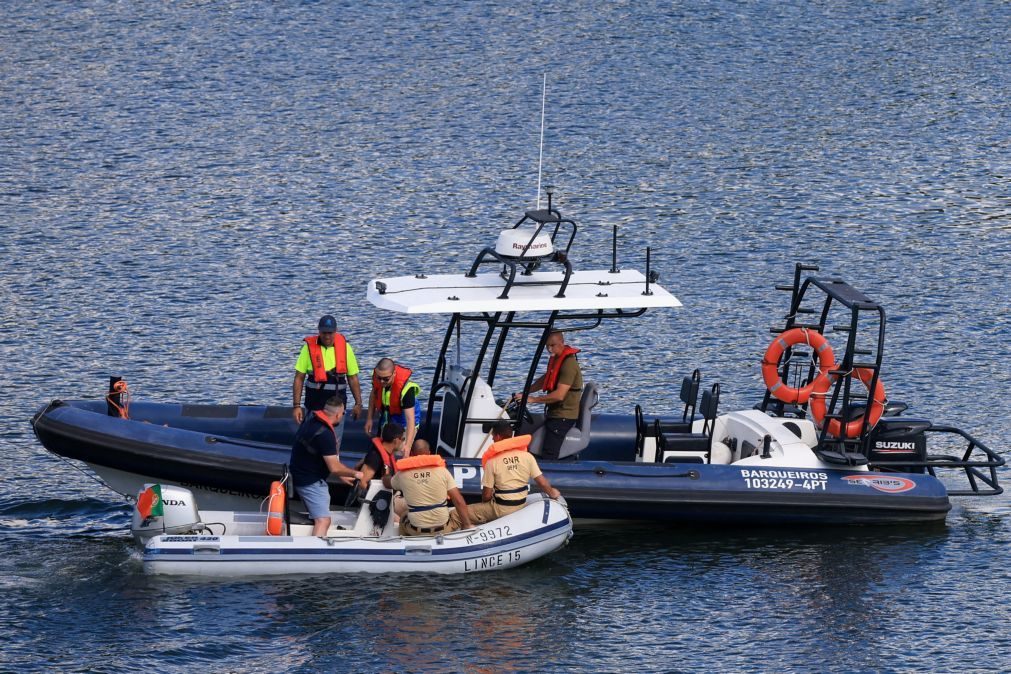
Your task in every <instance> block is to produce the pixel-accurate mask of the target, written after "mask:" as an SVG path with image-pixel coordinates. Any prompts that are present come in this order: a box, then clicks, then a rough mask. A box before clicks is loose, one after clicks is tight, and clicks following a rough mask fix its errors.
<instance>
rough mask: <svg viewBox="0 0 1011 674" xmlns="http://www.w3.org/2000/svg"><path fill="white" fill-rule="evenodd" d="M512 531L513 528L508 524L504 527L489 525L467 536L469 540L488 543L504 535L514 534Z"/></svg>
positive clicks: (470, 541)
mask: <svg viewBox="0 0 1011 674" xmlns="http://www.w3.org/2000/svg"><path fill="white" fill-rule="evenodd" d="M512 533H513V532H512V529H511V528H510V527H509V526H508V525H506V526H504V527H489V528H487V529H481V530H480V531H478V532H476V533H473V534H470V535H469V536H467V542H468V543H475V542H480V543H487V542H488V541H497V540H498V539H500V538H502V537H504V536H512Z"/></svg>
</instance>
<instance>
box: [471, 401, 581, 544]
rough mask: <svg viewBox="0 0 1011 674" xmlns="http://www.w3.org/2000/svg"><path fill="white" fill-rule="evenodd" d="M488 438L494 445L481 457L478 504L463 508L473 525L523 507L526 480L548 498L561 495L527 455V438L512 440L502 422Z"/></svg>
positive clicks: (526, 436) (508, 425)
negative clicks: (534, 484)
mask: <svg viewBox="0 0 1011 674" xmlns="http://www.w3.org/2000/svg"><path fill="white" fill-rule="evenodd" d="M491 437H492V440H494V444H493V445H492V446H491V447H489V448H488V449H486V450H485V452H484V456H482V457H481V467H482V468H483V469H484V475H483V476H482V477H481V502H480V503H474V504H471V505H469V506H467V509H468V510H469V512H470V520H471V521H472V522H473V523H474V524H484V523H485V522H490V521H492V520H495V519H498V518H499V517H504V516H505V515H508V514H509V513H511V512H515V511H517V510H519V509H520V508H522V507H523V506H524V505H526V502H527V494H529V493H530V480H533V481H534V482H536V483H537V486H538V487H540V488H541V491H542V492H544V493H545V494H546V495H547V496H548V497H550V498H553V499H557V498H559V497H561V493H560V492H559V491H558V490H557V489H555V488H554V487H552V486H551V483H550V482H548V479H547V478H546V477H544V475H543V474H541V469H540V467H539V466H538V465H537V459H535V458H534V457H533V455H532V454H531V453H530V452H528V451H527V446H528V445H529V444H530V436H529V435H520V436H517V437H515V438H514V437H513V429H512V426H511V425H510V423H509V422H508V421H507V420H505V419H502V420H500V421H498V422H496V423H495V426H494V427H493V428H492V436H491Z"/></svg>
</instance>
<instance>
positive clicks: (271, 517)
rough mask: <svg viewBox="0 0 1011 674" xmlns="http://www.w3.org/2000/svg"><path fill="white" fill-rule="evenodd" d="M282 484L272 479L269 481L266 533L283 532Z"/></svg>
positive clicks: (280, 533)
mask: <svg viewBox="0 0 1011 674" xmlns="http://www.w3.org/2000/svg"><path fill="white" fill-rule="evenodd" d="M284 498H285V491H284V485H283V484H281V483H280V482H279V481H277V480H274V481H273V482H271V483H270V503H268V504H267V535H268V536H280V535H282V534H283V533H284Z"/></svg>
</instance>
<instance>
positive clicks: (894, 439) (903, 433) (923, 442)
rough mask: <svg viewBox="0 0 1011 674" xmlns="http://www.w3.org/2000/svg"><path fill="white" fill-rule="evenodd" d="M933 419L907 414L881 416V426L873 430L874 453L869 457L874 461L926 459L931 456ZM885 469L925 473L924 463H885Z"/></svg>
mask: <svg viewBox="0 0 1011 674" xmlns="http://www.w3.org/2000/svg"><path fill="white" fill-rule="evenodd" d="M929 428H930V422H929V421H927V420H926V419H909V418H905V417H881V420H880V421H878V424H877V426H875V427H874V430H872V431H871V437H870V453H869V454H868V456H867V460H868V462H869V463H870V464H871V465H876V464H878V463H879V462H882V461H886V462H892V461H902V460H903V459H906V460H909V461H918V462H923V461H926V460H927V433H926V432H927V429H929ZM881 469H882V470H891V471H899V472H902V473H922V472H924V470H926V468H925V467H924V466H922V465H921V466H904V465H895V466H881Z"/></svg>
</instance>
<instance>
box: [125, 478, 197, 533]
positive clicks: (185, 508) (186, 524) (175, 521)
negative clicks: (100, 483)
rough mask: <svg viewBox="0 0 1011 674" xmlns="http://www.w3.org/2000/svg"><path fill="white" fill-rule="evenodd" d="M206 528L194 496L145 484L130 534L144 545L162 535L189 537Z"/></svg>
mask: <svg viewBox="0 0 1011 674" xmlns="http://www.w3.org/2000/svg"><path fill="white" fill-rule="evenodd" d="M200 528H202V523H201V520H200V514H199V513H198V511H197V502H196V499H195V498H194V497H193V492H191V491H190V490H189V489H184V488H183V487H177V486H175V485H169V484H164V485H162V484H145V485H144V488H143V489H142V490H141V491H140V493H138V494H137V503H136V505H135V506H134V508H133V521H132V523H131V524H130V531H131V533H133V537H134V538H135V539H136V540H137V542H139V543H141V544H142V545H143V544H144V543H145V542H146V541H147V540H148V539H150V538H153V537H154V536H158V535H160V534H188V533H194V532H196V530H197V529H200Z"/></svg>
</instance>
